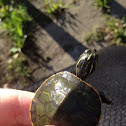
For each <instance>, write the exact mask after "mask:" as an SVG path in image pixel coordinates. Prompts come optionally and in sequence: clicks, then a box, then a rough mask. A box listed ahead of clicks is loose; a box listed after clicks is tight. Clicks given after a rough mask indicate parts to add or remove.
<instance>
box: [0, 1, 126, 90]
mask: <svg viewBox="0 0 126 126" xmlns="http://www.w3.org/2000/svg"><path fill="white" fill-rule="evenodd" d="M63 2H64V3H67V4H68V5H70V7H69V8H68V9H67V10H66V11H65V13H63V14H62V15H61V16H60V17H58V18H57V19H55V18H51V17H48V16H47V15H45V14H44V13H43V11H42V8H43V3H42V1H41V0H29V1H28V0H25V2H24V4H25V5H26V6H27V7H28V13H29V14H30V15H31V17H32V18H33V21H32V22H31V23H29V24H27V27H26V30H27V32H28V38H27V39H26V42H25V45H24V47H23V48H22V52H23V55H24V56H25V57H26V59H27V68H28V71H29V75H30V76H29V77H22V76H19V75H18V74H17V73H13V72H12V73H11V74H12V77H9V74H10V71H9V70H8V62H9V60H10V58H11V55H10V48H11V47H12V45H11V40H10V39H9V37H7V36H6V35H5V34H4V33H3V31H2V30H1V31H0V54H1V55H0V73H1V74H0V78H1V81H0V87H3V86H4V87H6V86H7V87H8V85H9V86H10V87H11V88H16V89H23V88H24V87H27V86H29V85H32V84H33V83H36V82H38V81H39V80H41V79H43V78H46V77H47V76H49V75H51V74H53V73H56V72H58V71H61V70H62V69H65V68H67V67H69V66H71V65H73V64H75V63H76V61H77V58H78V57H79V55H80V54H81V53H82V52H83V51H84V50H85V49H86V48H90V49H94V48H96V49H97V50H99V49H101V48H103V47H106V46H109V44H108V43H104V42H101V43H95V42H94V43H93V44H91V45H88V44H87V43H86V42H85V41H84V36H85V35H86V34H87V33H88V32H90V31H92V30H93V29H94V28H95V27H96V26H102V25H103V23H104V21H105V18H104V14H103V13H102V12H101V11H100V10H99V9H98V8H97V7H96V6H94V5H93V2H92V0H63ZM111 7H112V9H111V15H112V16H116V17H118V18H121V17H122V16H124V15H125V13H126V9H125V8H126V1H125V0H117V1H114V2H113V3H112V5H111Z"/></svg>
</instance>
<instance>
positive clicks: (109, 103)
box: [99, 91, 113, 105]
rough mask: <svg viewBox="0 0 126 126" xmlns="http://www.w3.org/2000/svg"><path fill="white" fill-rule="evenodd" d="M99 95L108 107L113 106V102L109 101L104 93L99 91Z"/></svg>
mask: <svg viewBox="0 0 126 126" xmlns="http://www.w3.org/2000/svg"><path fill="white" fill-rule="evenodd" d="M99 95H100V97H101V100H102V103H105V104H107V105H113V102H112V101H111V100H109V99H108V98H107V97H106V96H105V94H104V93H103V92H102V91H99Z"/></svg>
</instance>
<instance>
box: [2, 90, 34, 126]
mask: <svg viewBox="0 0 126 126" xmlns="http://www.w3.org/2000/svg"><path fill="white" fill-rule="evenodd" d="M33 97H34V93H32V92H27V91H21V90H14V89H1V88H0V126H32V124H31V121H30V113H29V108H30V104H31V101H32V98H33Z"/></svg>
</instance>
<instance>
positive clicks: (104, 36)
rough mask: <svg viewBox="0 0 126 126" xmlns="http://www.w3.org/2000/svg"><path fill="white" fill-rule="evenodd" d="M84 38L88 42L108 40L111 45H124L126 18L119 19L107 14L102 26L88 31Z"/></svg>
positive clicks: (125, 43)
mask: <svg viewBox="0 0 126 126" xmlns="http://www.w3.org/2000/svg"><path fill="white" fill-rule="evenodd" d="M85 40H86V42H88V43H93V42H94V41H95V42H109V44H111V45H117V46H119V45H122V46H126V18H125V17H124V18H123V19H121V20H120V19H116V18H114V17H110V16H107V18H106V22H105V23H104V26H103V27H98V28H96V29H95V31H94V32H91V33H89V34H88V35H87V36H86V38H85Z"/></svg>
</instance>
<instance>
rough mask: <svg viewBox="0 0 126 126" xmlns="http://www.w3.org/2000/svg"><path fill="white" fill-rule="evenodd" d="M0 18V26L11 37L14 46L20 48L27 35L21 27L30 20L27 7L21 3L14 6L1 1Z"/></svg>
mask: <svg viewBox="0 0 126 126" xmlns="http://www.w3.org/2000/svg"><path fill="white" fill-rule="evenodd" d="M0 5H1V4H0ZM0 19H1V21H2V23H3V26H2V28H3V29H4V30H5V32H6V33H7V34H8V35H9V36H10V37H11V38H12V40H13V42H14V43H13V44H14V46H15V47H18V48H22V47H23V45H24V42H25V39H26V37H27V35H26V34H25V33H24V30H23V28H24V25H25V23H26V22H28V21H30V20H31V18H30V16H29V15H28V13H27V9H26V8H25V7H24V6H22V5H19V6H18V7H16V8H15V7H14V6H13V4H8V5H7V3H6V4H5V3H3V5H1V6H0Z"/></svg>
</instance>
